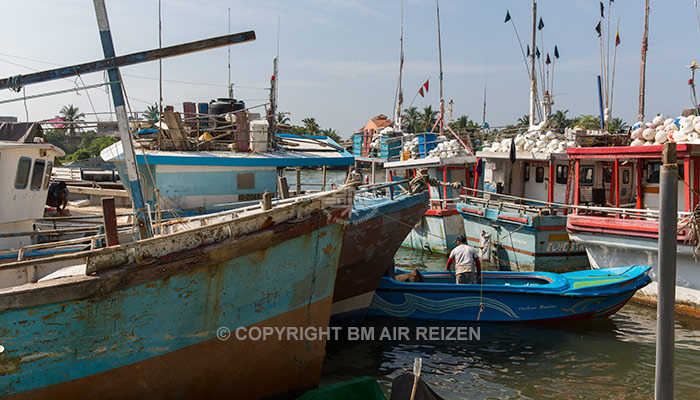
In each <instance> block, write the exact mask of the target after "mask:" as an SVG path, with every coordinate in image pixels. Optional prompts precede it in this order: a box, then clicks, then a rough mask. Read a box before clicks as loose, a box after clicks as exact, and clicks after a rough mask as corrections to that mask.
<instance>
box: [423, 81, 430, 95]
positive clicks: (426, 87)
mask: <svg viewBox="0 0 700 400" xmlns="http://www.w3.org/2000/svg"><path fill="white" fill-rule="evenodd" d="M429 83H430V78H428V80H427V81H425V83H424V84H423V87H424V88H425V93H428V86H429Z"/></svg>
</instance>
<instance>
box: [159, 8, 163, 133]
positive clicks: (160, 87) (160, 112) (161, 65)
mask: <svg viewBox="0 0 700 400" xmlns="http://www.w3.org/2000/svg"><path fill="white" fill-rule="evenodd" d="M160 10H161V0H158V48H159V49H162V48H163V20H162V18H161V13H160ZM158 95H159V96H158V120H160V116H161V115H163V60H158ZM158 130H159V131H160V134H161V135H162V134H163V128H162V124H158Z"/></svg>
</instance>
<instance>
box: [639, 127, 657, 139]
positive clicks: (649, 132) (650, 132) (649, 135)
mask: <svg viewBox="0 0 700 400" xmlns="http://www.w3.org/2000/svg"><path fill="white" fill-rule="evenodd" d="M654 136H656V131H654V129H652V128H646V129H645V130H644V131H642V137H643V138H644V139H645V140H653V139H654Z"/></svg>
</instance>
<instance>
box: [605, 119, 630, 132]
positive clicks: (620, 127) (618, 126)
mask: <svg viewBox="0 0 700 400" xmlns="http://www.w3.org/2000/svg"><path fill="white" fill-rule="evenodd" d="M627 128H628V125H627V122H625V121H623V120H622V118H611V119H610V121H609V122H608V132H610V133H616V132H618V131H624V130H625V129H627Z"/></svg>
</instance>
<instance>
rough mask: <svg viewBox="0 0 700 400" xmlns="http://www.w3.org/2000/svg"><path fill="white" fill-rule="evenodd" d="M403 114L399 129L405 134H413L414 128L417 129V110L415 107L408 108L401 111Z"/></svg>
mask: <svg viewBox="0 0 700 400" xmlns="http://www.w3.org/2000/svg"><path fill="white" fill-rule="evenodd" d="M403 112H404V113H405V114H404V116H403V120H402V122H403V126H402V127H401V128H402V129H403V130H405V131H406V132H407V133H415V132H416V128H418V109H417V108H416V107H410V108H407V109H405V110H403Z"/></svg>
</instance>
